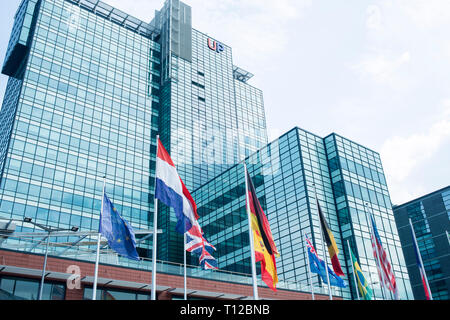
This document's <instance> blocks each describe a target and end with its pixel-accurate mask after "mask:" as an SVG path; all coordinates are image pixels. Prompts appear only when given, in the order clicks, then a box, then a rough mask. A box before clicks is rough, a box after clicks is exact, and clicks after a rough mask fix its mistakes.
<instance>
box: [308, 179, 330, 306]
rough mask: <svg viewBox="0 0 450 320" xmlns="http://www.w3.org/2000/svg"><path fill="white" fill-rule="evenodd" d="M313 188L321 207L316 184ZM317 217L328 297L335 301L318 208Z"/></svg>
mask: <svg viewBox="0 0 450 320" xmlns="http://www.w3.org/2000/svg"><path fill="white" fill-rule="evenodd" d="M312 186H313V188H314V195H315V196H316V202H317V205H319V198H317V190H316V184H315V183H313V184H312ZM317 216H318V217H319V226H320V228H319V229H320V236H321V237H322V250H323V254H324V256H325V260H324V261H325V271H326V273H327V282H328V295H329V296H330V300H333V295H332V294H331V284H330V275H329V273H328V258H327V256H328V255H327V252H326V250H325V238H324V236H323V230H322V223H321V222H320V215H319V208H318V207H317Z"/></svg>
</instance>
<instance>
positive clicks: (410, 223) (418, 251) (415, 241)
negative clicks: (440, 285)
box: [409, 218, 433, 300]
mask: <svg viewBox="0 0 450 320" xmlns="http://www.w3.org/2000/svg"><path fill="white" fill-rule="evenodd" d="M409 225H410V226H411V231H412V235H413V240H414V244H415V246H416V249H414V250H415V251H417V255H418V256H419V261H420V268H423V269H422V272H423V276H424V277H425V283H426V285H427V287H426V288H425V289H426V290H427V291H428V294H429V295H430V300H433V296H432V295H431V290H430V285H429V283H428V277H427V273H426V272H425V266H424V264H423V260H422V254H421V253H420V250H419V244H418V243H417V238H416V232H415V231H414V228H413V224H412V221H411V218H409Z"/></svg>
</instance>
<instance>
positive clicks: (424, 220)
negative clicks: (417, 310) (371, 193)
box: [393, 186, 450, 300]
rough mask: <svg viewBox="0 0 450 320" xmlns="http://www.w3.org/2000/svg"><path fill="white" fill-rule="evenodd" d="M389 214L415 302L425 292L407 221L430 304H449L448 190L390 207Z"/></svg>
mask: <svg viewBox="0 0 450 320" xmlns="http://www.w3.org/2000/svg"><path fill="white" fill-rule="evenodd" d="M393 210H394V215H395V219H396V221H397V228H398V234H399V236H400V241H401V244H402V247H403V252H404V253H405V260H406V266H407V268H408V272H409V276H410V278H411V286H412V290H413V293H414V297H415V299H417V300H424V299H425V291H424V287H423V284H422V278H421V276H420V272H419V269H418V267H417V263H416V257H415V253H414V251H413V247H412V241H413V240H412V236H411V231H410V230H411V227H410V224H409V219H411V222H412V224H413V228H414V232H415V234H416V239H417V243H418V245H419V250H420V254H421V256H422V260H423V264H424V266H425V272H426V274H427V278H428V283H429V286H430V289H431V295H432V296H433V299H434V300H449V299H450V296H449V292H450V239H449V238H448V233H449V232H450V186H448V187H445V188H443V189H440V190H437V191H435V192H432V193H430V194H427V195H425V196H422V197H420V198H417V199H414V200H411V201H409V202H407V203H404V204H402V205H398V206H394V208H393Z"/></svg>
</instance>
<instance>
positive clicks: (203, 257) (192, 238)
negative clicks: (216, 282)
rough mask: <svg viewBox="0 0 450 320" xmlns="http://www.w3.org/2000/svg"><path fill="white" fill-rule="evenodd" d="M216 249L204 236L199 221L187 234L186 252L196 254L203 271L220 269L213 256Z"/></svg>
mask: <svg viewBox="0 0 450 320" xmlns="http://www.w3.org/2000/svg"><path fill="white" fill-rule="evenodd" d="M215 250H216V248H215V247H214V246H213V245H212V244H210V243H209V242H208V241H207V240H206V239H205V237H204V236H203V230H202V228H200V225H199V224H198V221H195V222H194V225H193V226H192V228H191V229H189V231H188V232H186V251H188V252H191V253H194V254H195V255H197V256H198V257H199V261H200V266H201V267H202V269H203V270H208V269H218V266H217V261H216V259H215V258H214V257H213V256H212V253H213V252H214V251H215Z"/></svg>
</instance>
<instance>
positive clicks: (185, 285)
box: [183, 232, 187, 300]
mask: <svg viewBox="0 0 450 320" xmlns="http://www.w3.org/2000/svg"><path fill="white" fill-rule="evenodd" d="M183 238H184V300H187V279H186V278H187V276H186V232H185V233H184V236H183Z"/></svg>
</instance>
